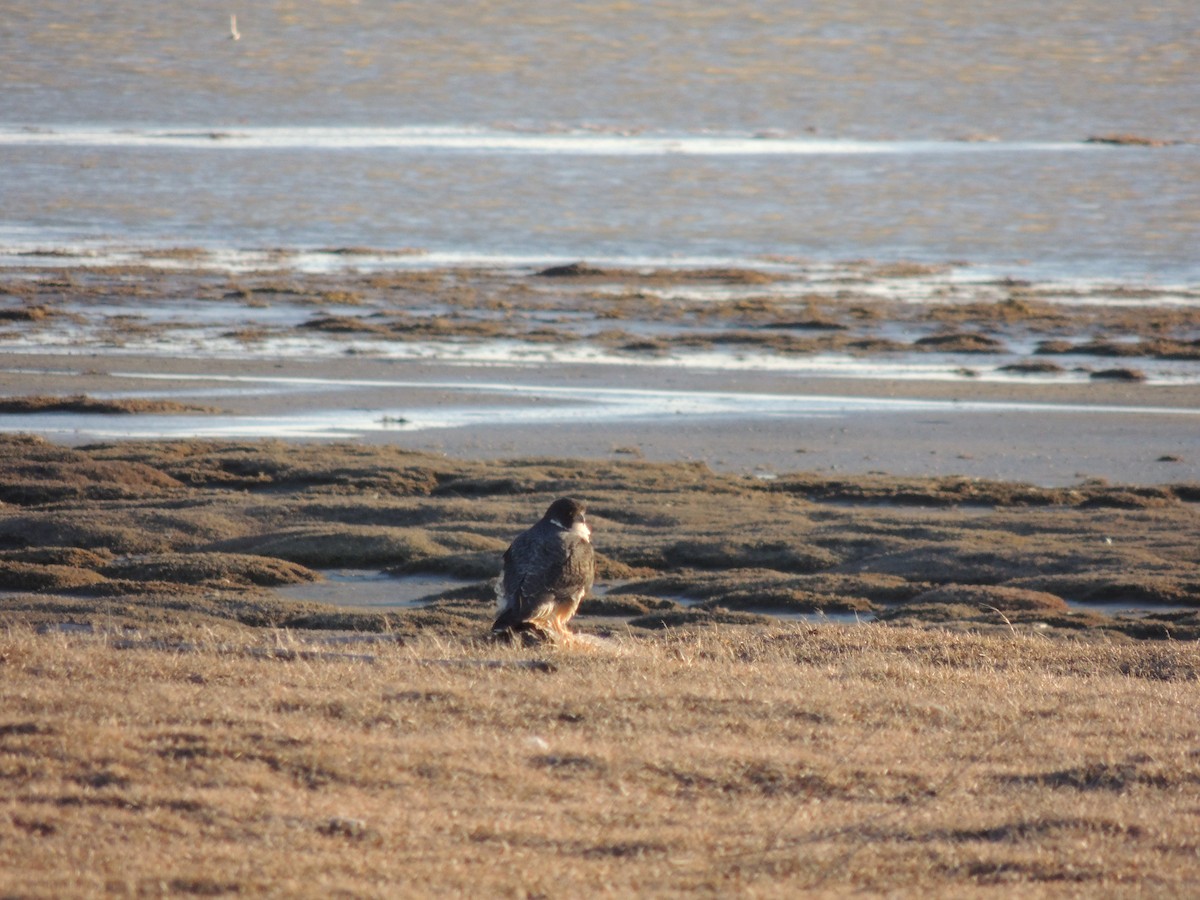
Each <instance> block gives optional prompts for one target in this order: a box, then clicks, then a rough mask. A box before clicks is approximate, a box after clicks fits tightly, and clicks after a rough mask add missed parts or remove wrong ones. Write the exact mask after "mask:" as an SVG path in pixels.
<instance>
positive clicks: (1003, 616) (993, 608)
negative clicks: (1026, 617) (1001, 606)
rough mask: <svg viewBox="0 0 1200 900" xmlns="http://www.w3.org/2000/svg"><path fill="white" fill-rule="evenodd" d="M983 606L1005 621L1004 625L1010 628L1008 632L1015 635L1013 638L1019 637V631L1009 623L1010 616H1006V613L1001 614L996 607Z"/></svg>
mask: <svg viewBox="0 0 1200 900" xmlns="http://www.w3.org/2000/svg"><path fill="white" fill-rule="evenodd" d="M981 606H982V607H983V608H984V609H990V610H991V611H992V612H994V613H995V614H996V615H998V616H999V617H1000V618H1001V619H1003V620H1004V624H1005V625H1007V626H1008V630H1009V631H1011V632H1012V633H1013V637H1016V636H1017V629H1016V628H1014V627H1013V623H1012V622H1010V621H1009V619H1008V616H1006V615H1005V614H1004V613H1002V612H1000V610H998V609H997V608H996V607H994V606H988V605H987V604H981Z"/></svg>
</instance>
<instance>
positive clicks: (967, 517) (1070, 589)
mask: <svg viewBox="0 0 1200 900" xmlns="http://www.w3.org/2000/svg"><path fill="white" fill-rule="evenodd" d="M0 444H2V447H0V450H2V451H3V452H2V453H0V475H2V476H3V481H2V483H3V491H2V494H0V499H2V500H3V503H4V505H3V506H0V591H4V592H9V593H10V594H12V593H20V595H21V597H22V598H23V599H21V600H20V602H18V601H17V600H16V599H14V598H13V597H11V596H10V597H8V598H6V599H0V616H2V617H3V618H4V620H5V621H10V622H11V621H19V620H23V619H30V618H31V617H38V618H40V619H44V618H45V615H42V614H43V613H45V614H46V615H49V613H47V610H49V609H51V608H52V606H53V604H54V603H57V604H59V606H60V607H62V608H63V609H64V610H65V609H66V608H67V607H69V608H70V615H71V616H72V617H74V618H76V619H79V618H85V619H87V618H89V617H90V618H99V617H105V616H107V617H110V619H111V618H112V617H116V619H117V620H120V621H124V622H130V623H135V624H136V622H137V621H138V619H139V617H152V618H156V619H157V618H161V617H162V615H163V613H162V610H163V609H164V608H167V607H172V606H173V607H174V608H175V609H176V610H177V612H178V614H179V615H180V616H184V617H191V618H193V619H195V620H196V621H234V622H243V623H246V624H261V623H263V622H272V623H292V624H293V625H294V626H295V627H331V628H333V627H336V628H346V627H348V628H361V629H365V630H379V629H380V628H393V629H400V630H411V629H426V628H433V629H435V630H436V629H450V630H464V629H465V630H471V629H474V628H476V627H478V626H479V623H482V622H484V621H485V620H486V619H487V617H488V615H489V614H490V603H491V591H490V587H489V582H490V580H491V579H492V578H493V577H494V576H495V574H496V572H497V571H498V570H499V563H500V557H501V555H502V554H503V552H504V549H505V547H507V545H508V542H509V541H510V540H511V539H512V537H513V535H515V534H516V533H518V532H519V531H520V530H522V529H523V528H524V527H526V526H527V524H528V522H529V521H530V516H531V515H534V514H536V513H538V512H539V511H540V510H541V509H543V508H544V507H545V506H546V503H547V501H548V500H549V499H553V498H554V497H556V496H561V495H566V494H571V495H578V496H583V497H586V498H587V499H588V503H589V509H590V513H591V520H592V523H593V527H594V530H595V536H594V542H595V546H596V550H597V554H598V556H597V571H598V573H599V578H600V581H601V585H600V586H599V587H600V588H601V591H600V593H601V594H602V595H603V596H600V597H597V598H596V599H594V600H592V601H590V602H589V603H587V604H585V605H584V607H583V610H582V612H583V615H582V616H581V619H580V626H581V627H583V628H586V627H588V619H589V615H590V616H594V617H598V618H597V622H599V621H600V620H601V619H603V620H604V621H605V622H606V623H607V624H605V625H604V626H603V627H615V626H614V625H613V624H612V620H613V619H614V618H618V619H620V618H623V619H627V620H630V621H631V622H632V623H633V624H638V625H643V624H651V620H653V621H654V622H658V623H661V624H660V625H657V626H655V627H662V625H671V626H672V627H674V626H678V627H690V626H692V625H701V624H713V623H724V624H728V625H731V626H732V625H736V624H752V623H757V622H759V619H758V618H757V617H758V616H760V615H761V614H763V613H793V614H796V613H799V614H807V613H834V612H840V613H854V614H861V615H864V616H865V617H867V618H871V617H876V618H878V619H879V620H881V621H885V622H886V621H908V622H911V621H918V622H935V623H940V624H941V625H943V626H944V625H946V624H958V625H963V626H964V627H1016V626H1022V627H1040V628H1050V629H1070V630H1072V631H1080V630H1086V629H1106V630H1109V631H1112V632H1122V633H1124V634H1128V635H1133V636H1137V637H1177V638H1188V637H1192V636H1196V635H1200V630H1198V629H1197V625H1196V621H1195V615H1188V614H1187V613H1188V612H1189V611H1195V610H1200V539H1198V538H1200V534H1198V531H1200V528H1198V525H1197V522H1198V520H1197V517H1196V511H1195V507H1194V505H1193V504H1194V502H1195V501H1196V499H1197V497H1200V489H1198V488H1197V486H1196V485H1189V484H1180V485H1175V486H1152V487H1143V486H1138V485H1108V484H1103V483H1097V482H1085V483H1081V484H1079V485H1077V486H1075V487H1071V488H1040V487H1036V486H1033V485H1023V484H1011V483H1003V482H986V481H979V480H970V479H961V478H931V479H920V478H888V477H885V476H880V475H868V476H862V477H860V478H845V477H822V476H820V475H817V474H813V473H803V472H798V473H793V474H788V475H783V476H780V477H779V478H777V479H775V480H774V481H768V482H764V481H762V480H759V479H755V478H752V477H747V476H739V475H730V474H720V473H716V472H713V471H711V470H710V469H708V468H707V467H706V466H704V465H703V464H696V463H651V462H644V461H640V460H635V459H630V460H615V461H614V460H603V461H600V460H579V459H513V460H496V461H463V460H452V459H448V458H445V457H441V456H437V455H434V454H428V453H415V452H410V451H406V450H404V449H401V448H397V447H394V446H364V445H358V444H338V443H311V444H306V443H285V442H281V441H249V442H228V441H195V440H183V441H129V442H120V443H115V444H97V445H93V446H86V447H78V448H65V447H59V446H56V445H54V444H52V443H49V442H47V441H44V440H41V439H38V438H31V437H23V436H7V437H0ZM339 568H351V569H370V570H375V571H378V572H383V573H387V574H390V575H394V576H397V577H401V576H406V575H414V574H423V575H430V576H443V577H445V578H447V579H458V580H465V582H467V583H468V584H473V585H474V586H473V587H471V588H470V590H469V591H468V592H467V594H465V595H462V596H456V595H453V594H447V595H443V596H442V597H439V598H436V599H435V600H434V601H433V602H432V603H431V604H430V605H429V607H428V608H426V609H423V610H401V609H399V608H395V609H391V610H384V611H383V612H380V611H373V612H370V613H366V612H362V611H355V610H352V609H334V608H330V607H321V606H319V605H314V606H313V608H311V609H310V608H305V609H304V610H300V608H299V606H298V605H297V604H296V603H294V602H293V601H290V600H287V599H285V598H284V597H283V596H281V595H280V594H278V593H277V591H276V589H277V588H278V587H280V586H286V585H288V584H295V583H302V582H304V581H310V580H315V579H320V578H321V577H322V572H323V571H324V570H329V569H339ZM30 598H32V599H30ZM39 598H40V601H39ZM51 598H56V599H54V600H53V601H52V599H51ZM1071 602H1082V603H1088V604H1092V605H1093V608H1092V609H1090V610H1088V611H1083V610H1080V609H1079V608H1077V607H1075V606H1072V605H1070V603H1071ZM39 603H40V605H39ZM1096 604H1110V605H1112V606H1114V607H1121V606H1136V605H1143V606H1144V605H1156V606H1163V607H1167V608H1165V609H1160V610H1156V611H1154V613H1153V615H1152V616H1149V617H1141V618H1137V619H1134V618H1129V617H1124V616H1121V615H1108V614H1106V613H1105V610H1104V608H1103V607H1102V606H1101V607H1099V608H1095V605H1096ZM39 611H40V612H39ZM735 613H736V614H737V615H734V614H735ZM596 627H601V626H599V625H597V626H596Z"/></svg>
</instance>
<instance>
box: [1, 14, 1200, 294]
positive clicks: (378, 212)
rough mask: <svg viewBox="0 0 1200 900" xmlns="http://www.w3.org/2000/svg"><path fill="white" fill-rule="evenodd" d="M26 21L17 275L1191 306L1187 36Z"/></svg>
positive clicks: (14, 166) (11, 65)
mask: <svg viewBox="0 0 1200 900" xmlns="http://www.w3.org/2000/svg"><path fill="white" fill-rule="evenodd" d="M228 13H229V8H228V6H227V5H226V4H215V3H209V2H201V3H197V4H187V5H186V6H176V5H168V6H166V7H164V6H162V5H161V4H150V3H148V2H146V0H115V2H112V3H107V4H103V5H102V6H100V7H95V8H86V9H80V8H78V5H77V4H67V3H66V2H65V0H49V2H39V3H36V4H35V3H33V2H30V0H15V2H13V3H9V4H7V6H6V12H5V19H6V23H5V24H6V26H7V27H5V28H4V29H3V30H0V60H3V63H0V66H2V67H3V69H2V71H3V74H4V82H5V92H4V102H3V105H2V107H0V162H2V165H0V193H2V194H3V196H4V198H5V200H4V204H3V209H2V211H0V251H3V250H4V249H5V248H7V249H9V250H14V249H15V250H18V251H28V250H31V249H46V248H50V249H62V248H75V249H78V248H90V249H96V248H105V249H111V248H114V247H116V248H127V247H131V246H132V247H147V246H156V247H163V246H176V245H183V246H201V247H210V248H216V249H235V250H246V249H250V248H264V247H265V248H277V247H283V248H312V247H331V246H332V247H337V246H372V247H381V248H388V249H400V248H411V249H416V250H418V251H422V252H423V253H424V254H427V255H429V257H430V258H445V257H447V256H451V257H456V258H460V259H483V258H490V259H500V260H513V259H529V258H534V259H547V258H559V257H565V258H581V257H582V258H594V257H597V256H604V257H610V258H611V257H616V258H630V257H646V256H660V257H666V258H680V257H686V258H696V257H709V258H716V259H725V260H744V259H757V258H762V257H763V256H764V255H773V254H783V255H788V256H799V257H803V258H809V259H846V258H857V257H864V256H865V257H872V258H879V259H917V260H932V261H945V260H951V259H967V260H970V261H973V262H976V263H980V264H986V265H995V266H1001V267H1005V268H1007V269H1012V270H1014V271H1017V272H1018V273H1025V272H1033V273H1036V274H1038V275H1043V276H1044V275H1046V274H1069V275H1079V274H1088V275H1100V276H1111V277H1119V278H1126V279H1135V280H1162V279H1167V280H1178V279H1183V280H1190V281H1195V280H1197V279H1198V278H1200V259H1198V258H1197V255H1196V253H1195V250H1194V248H1195V247H1196V246H1197V244H1198V243H1200V147H1198V146H1197V145H1196V144H1192V143H1183V144H1177V145H1174V146H1163V147H1129V146H1123V147H1113V146H1104V145H1094V144H1086V143H1084V141H1085V140H1086V139H1087V138H1088V137H1090V136H1095V135H1109V134H1114V133H1131V134H1135V135H1142V136H1145V137H1148V138H1153V139H1158V140H1182V141H1195V140H1196V139H1198V138H1200V131H1198V130H1197V129H1198V127H1200V126H1197V124H1196V123H1198V122H1200V75H1198V74H1197V71H1198V70H1197V68H1196V67H1195V65H1194V52H1193V50H1194V46H1195V42H1196V39H1197V36H1200V15H1198V14H1197V12H1196V8H1195V5H1194V3H1192V2H1191V0H1167V2H1161V3H1156V4H1154V5H1153V7H1152V8H1145V7H1136V8H1135V7H1131V6H1130V5H1128V4H1125V3H1120V2H1117V0H1078V2H1071V3H1067V4H1057V5H1055V6H1053V7H1051V8H1047V7H1046V5H1045V4H1042V3H1034V2H1032V0H1008V2H1004V3H999V2H989V3H982V4H971V5H969V6H968V7H965V8H964V7H963V5H962V4H955V3H950V2H947V0H936V2H916V0H902V2H898V3H882V2H860V3H855V4H842V5H836V4H823V5H812V4H792V3H784V2H782V0H757V2H751V3H744V4H738V5H736V7H729V8H722V9H715V8H709V7H705V6H703V5H698V4H694V3H686V2H682V0H678V2H665V0H658V2H651V3H643V4H625V3H606V2H595V3H578V4H555V3H549V2H545V0H534V2H527V3H520V4H517V3H511V2H471V3H462V4H443V3H428V2H413V3H400V4H379V3H360V4H347V5H343V4H320V5H301V6H296V5H292V4H274V5H270V6H260V7H256V8H253V9H244V10H241V11H239V16H238V29H239V32H240V34H241V38H240V40H237V41H233V40H230V38H229V20H228Z"/></svg>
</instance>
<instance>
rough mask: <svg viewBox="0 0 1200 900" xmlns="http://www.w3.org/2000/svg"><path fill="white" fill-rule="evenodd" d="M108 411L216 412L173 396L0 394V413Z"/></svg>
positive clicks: (208, 407)
mask: <svg viewBox="0 0 1200 900" xmlns="http://www.w3.org/2000/svg"><path fill="white" fill-rule="evenodd" d="M52 412H73V413H111V414H116V415H146V414H164V415H165V414H172V415H178V414H180V413H215V412H220V410H219V409H216V408H215V407H212V406H196V405H194V404H189V403H179V402H177V401H175V400H147V399H144V398H139V397H132V398H125V399H120V400H99V399H96V398H95V397H89V396H87V395H86V394H76V395H74V396H70V397H46V396H36V397H0V413H52Z"/></svg>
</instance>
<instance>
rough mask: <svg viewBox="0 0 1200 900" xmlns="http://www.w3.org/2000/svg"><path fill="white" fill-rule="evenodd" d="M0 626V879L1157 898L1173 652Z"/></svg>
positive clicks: (160, 888)
mask: <svg viewBox="0 0 1200 900" xmlns="http://www.w3.org/2000/svg"><path fill="white" fill-rule="evenodd" d="M644 634H645V635H646V636H643V637H633V636H626V637H620V638H611V639H609V640H607V641H605V642H600V643H598V644H597V645H596V646H594V647H584V648H576V649H546V650H542V651H540V652H538V651H534V650H528V649H515V648H502V647H496V646H490V645H485V644H482V643H479V642H476V641H474V640H472V639H470V638H459V639H447V638H438V637H433V636H426V637H422V638H417V639H413V640H408V641H398V640H396V639H394V638H389V637H388V636H382V637H380V638H379V639H378V640H377V641H376V642H374V643H370V644H365V645H364V644H353V645H349V646H342V645H336V644H333V645H330V644H316V643H312V642H308V641H304V640H301V639H299V638H297V637H295V636H293V635H289V634H285V633H257V634H249V633H248V634H245V635H242V636H241V637H240V638H232V639H231V638H230V637H229V636H228V635H225V636H218V635H216V634H215V633H214V634H213V635H211V636H210V640H208V641H206V642H205V641H201V642H199V643H196V644H193V645H191V646H190V647H189V648H186V650H181V649H179V648H171V647H170V646H169V645H163V644H162V643H155V642H153V641H148V640H146V639H144V638H143V639H130V638H128V637H126V638H120V639H118V638H116V637H113V636H108V637H105V636H103V635H71V634H41V635H39V634H35V633H33V632H32V631H30V630H28V629H22V628H20V627H14V628H11V629H9V630H8V631H7V632H6V633H4V634H3V635H2V636H0V678H2V679H3V683H4V704H3V712H2V713H0V806H2V807H3V811H2V812H0V895H3V896H6V897H25V896H29V897H63V896H83V895H96V894H111V895H127V896H145V895H150V896H160V895H189V894H190V895H203V896H213V895H229V894H249V895H259V894H269V895H286V896H446V895H450V896H463V895H470V896H501V897H581V896H677V895H701V896H794V895H796V894H798V893H806V894H813V895H844V894H846V893H850V892H866V893H899V894H916V893H934V894H937V895H941V896H982V895H998V894H1006V895H1007V894H1011V893H1012V892H1015V891H1019V892H1020V894H1021V895H1022V896H1064V895H1066V896H1084V895H1086V896H1089V897H1091V896H1105V895H1107V896H1130V895H1145V896H1154V895H1158V896H1185V895H1188V894H1189V893H1191V892H1192V891H1194V890H1196V888H1197V885H1200V720H1198V718H1197V711H1196V710H1197V706H1196V698H1197V694H1196V678H1197V673H1198V672H1200V651H1198V650H1197V647H1196V645H1195V644H1194V643H1188V644H1178V643H1164V642H1128V641H1127V642H1121V643H1113V642H1111V641H1109V640H1107V639H1104V640H1097V641H1091V642H1088V641H1078V640H1072V641H1064V640H1053V639H1048V638H1045V637H1040V636H1036V635H1035V636H1024V635H1013V634H1011V633H1008V634H1004V633H1001V634H999V635H978V634H964V633H951V632H947V631H943V630H936V629H935V630H927V629H915V628H907V627H889V626H877V625H876V626H836V625H822V626H806V625H791V626H776V627H769V628H759V627H750V628H742V627H738V626H728V627H726V628H723V629H706V630H701V631H690V632H689V631H672V630H668V631H665V632H664V631H658V632H647V633H644Z"/></svg>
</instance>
